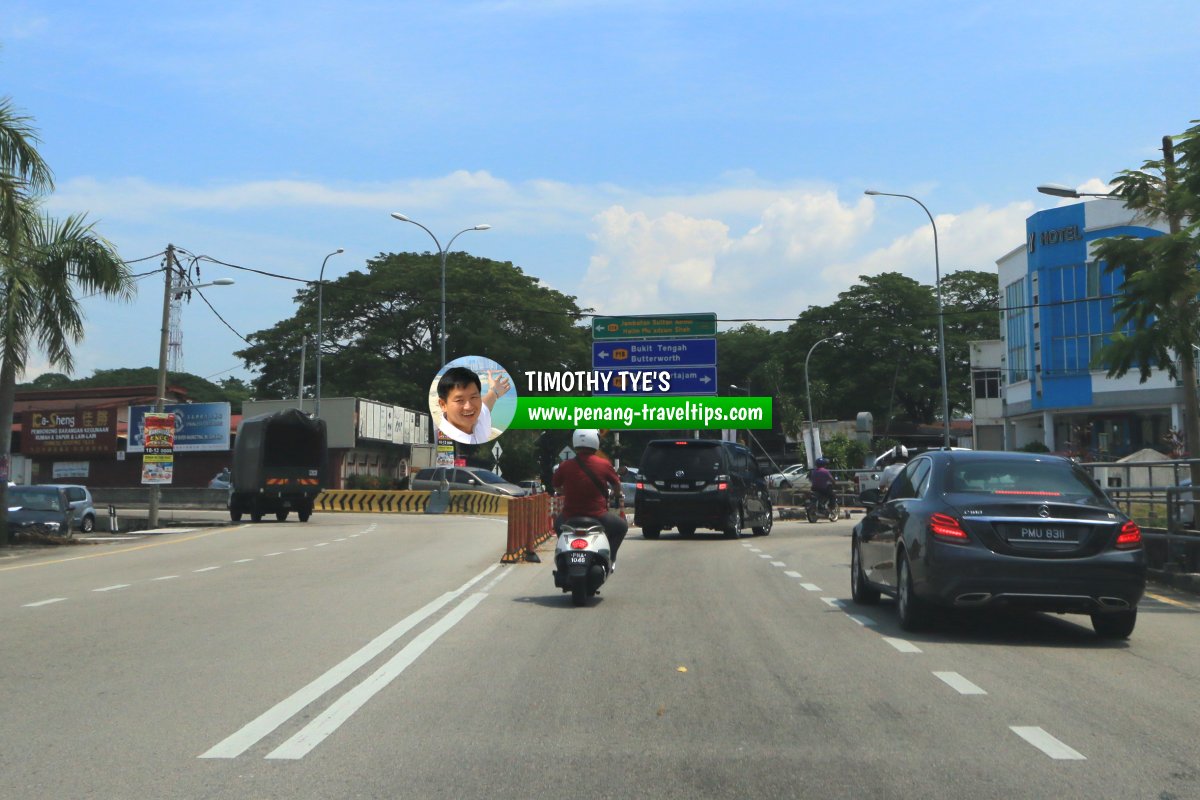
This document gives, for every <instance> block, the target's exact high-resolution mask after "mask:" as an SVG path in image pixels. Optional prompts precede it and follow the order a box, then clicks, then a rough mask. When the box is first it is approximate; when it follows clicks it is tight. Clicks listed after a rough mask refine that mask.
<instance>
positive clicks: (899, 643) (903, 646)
mask: <svg viewBox="0 0 1200 800" xmlns="http://www.w3.org/2000/svg"><path fill="white" fill-rule="evenodd" d="M883 640H884V641H885V642H887V643H888V644H890V645H891V646H892V647H894V648H896V649H897V650H899V651H900V652H901V653H920V652H921V648H919V647H917V646H916V645H915V644H913V643H912V642H910V641H908V640H907V639H893V638H892V637H891V636H885V637H883Z"/></svg>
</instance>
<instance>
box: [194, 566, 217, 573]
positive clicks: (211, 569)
mask: <svg viewBox="0 0 1200 800" xmlns="http://www.w3.org/2000/svg"><path fill="white" fill-rule="evenodd" d="M214 569H220V567H219V566H216V567H201V568H200V569H194V570H192V572H212V571H213V570H214Z"/></svg>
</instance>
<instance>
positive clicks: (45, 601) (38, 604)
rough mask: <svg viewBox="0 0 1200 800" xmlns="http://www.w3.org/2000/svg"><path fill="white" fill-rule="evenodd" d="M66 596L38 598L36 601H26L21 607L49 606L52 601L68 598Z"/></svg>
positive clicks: (59, 601) (57, 601) (58, 601)
mask: <svg viewBox="0 0 1200 800" xmlns="http://www.w3.org/2000/svg"><path fill="white" fill-rule="evenodd" d="M66 599H67V598H65V597H51V598H50V599H49V600H38V601H37V602H36V603H26V604H25V605H23V606H21V608H37V607H38V606H48V605H50V604H51V603H61V602H62V601H64V600H66Z"/></svg>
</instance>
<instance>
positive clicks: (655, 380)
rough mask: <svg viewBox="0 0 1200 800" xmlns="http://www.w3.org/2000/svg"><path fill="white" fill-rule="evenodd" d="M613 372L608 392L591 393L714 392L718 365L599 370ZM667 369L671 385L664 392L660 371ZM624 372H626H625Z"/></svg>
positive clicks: (693, 393) (594, 393) (678, 393)
mask: <svg viewBox="0 0 1200 800" xmlns="http://www.w3.org/2000/svg"><path fill="white" fill-rule="evenodd" d="M596 371H597V372H608V373H611V374H612V382H611V384H610V386H609V389H608V391H604V390H603V389H598V390H596V391H594V392H592V395H593V396H598V395H630V394H638V395H642V394H645V395H656V396H661V397H667V396H671V395H706V394H711V395H715V394H716V393H717V368H716V367H662V368H657V369H655V368H648V369H647V368H634V369H614V370H600V369H597V370H596ZM663 372H666V373H667V380H668V381H669V382H670V388H669V389H667V390H666V391H663V390H662V388H661V383H660V380H659V374H660V373H663ZM622 373H624V375H622Z"/></svg>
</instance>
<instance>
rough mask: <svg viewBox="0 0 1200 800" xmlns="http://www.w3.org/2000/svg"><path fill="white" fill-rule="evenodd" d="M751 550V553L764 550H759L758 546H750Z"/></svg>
mask: <svg viewBox="0 0 1200 800" xmlns="http://www.w3.org/2000/svg"><path fill="white" fill-rule="evenodd" d="M750 552H751V553H761V552H762V550H759V549H758V548H757V547H751V548H750Z"/></svg>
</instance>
